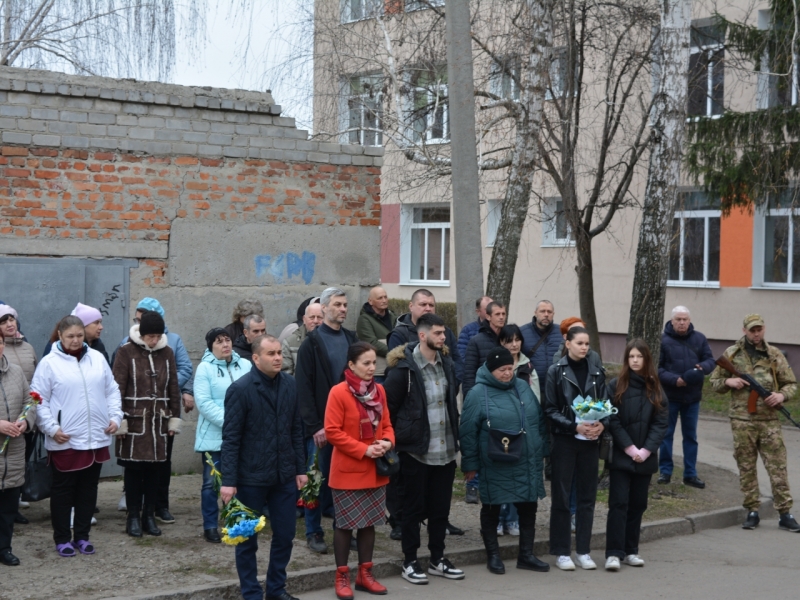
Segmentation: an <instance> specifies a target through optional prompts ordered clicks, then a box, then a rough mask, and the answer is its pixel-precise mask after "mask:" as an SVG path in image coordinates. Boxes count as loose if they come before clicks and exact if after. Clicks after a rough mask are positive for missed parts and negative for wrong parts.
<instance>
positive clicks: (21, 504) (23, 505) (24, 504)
mask: <svg viewBox="0 0 800 600" xmlns="http://www.w3.org/2000/svg"><path fill="white" fill-rule="evenodd" d="M30 506H31V504H30V502H25V501H24V500H23V499H22V497H20V499H19V507H20V508H30Z"/></svg>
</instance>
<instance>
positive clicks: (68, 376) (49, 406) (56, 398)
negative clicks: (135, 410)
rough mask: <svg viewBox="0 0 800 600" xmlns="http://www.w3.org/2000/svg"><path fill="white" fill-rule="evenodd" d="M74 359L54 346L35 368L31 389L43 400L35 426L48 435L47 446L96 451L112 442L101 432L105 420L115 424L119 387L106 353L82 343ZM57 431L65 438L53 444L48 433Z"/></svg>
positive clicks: (119, 405) (119, 407) (118, 414)
mask: <svg viewBox="0 0 800 600" xmlns="http://www.w3.org/2000/svg"><path fill="white" fill-rule="evenodd" d="M83 347H84V350H85V353H84V355H83V356H82V357H81V359H80V361H78V360H77V359H76V358H75V357H73V356H70V355H69V354H66V353H64V351H63V350H62V349H61V344H60V343H57V344H53V349H52V350H51V351H50V354H48V355H47V356H45V357H44V358H43V359H42V362H40V363H39V365H38V366H37V367H36V372H35V373H34V375H33V381H32V382H31V390H35V391H37V392H39V394H41V396H42V404H41V405H40V406H39V408H38V410H37V412H36V425H37V426H38V427H39V429H41V430H42V431H44V432H45V433H46V434H47V438H46V439H45V448H47V450H67V449H70V448H72V449H73V450H95V449H97V448H103V447H104V446H109V445H110V444H111V436H110V435H108V434H107V433H105V429H106V428H108V425H109V423H110V422H112V421H113V422H114V423H116V425H117V426H119V424H120V422H121V421H122V403H121V400H120V393H119V386H117V382H116V381H114V375H113V374H112V373H111V368H110V367H109V366H108V363H107V362H106V359H105V357H104V356H103V355H102V354H100V353H99V352H98V351H96V350H92V349H91V348H89V347H88V346H87V345H86V344H84V345H83ZM59 427H60V428H61V430H62V431H63V432H64V433H66V434H67V435H69V436H70V439H69V440H67V441H66V442H65V443H63V444H57V443H56V442H55V440H53V436H54V435H55V434H56V432H58V429H59Z"/></svg>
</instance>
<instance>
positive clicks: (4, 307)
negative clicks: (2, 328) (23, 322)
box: [0, 304, 19, 320]
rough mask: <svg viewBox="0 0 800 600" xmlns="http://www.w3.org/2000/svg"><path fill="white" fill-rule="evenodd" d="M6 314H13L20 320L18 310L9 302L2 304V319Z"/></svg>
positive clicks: (0, 305) (0, 312) (0, 306)
mask: <svg viewBox="0 0 800 600" xmlns="http://www.w3.org/2000/svg"><path fill="white" fill-rule="evenodd" d="M6 315H11V316H12V317H14V318H15V319H17V320H19V316H17V311H15V310H14V309H13V308H11V307H10V306H9V305H8V304H0V319H2V318H3V317H5V316H6Z"/></svg>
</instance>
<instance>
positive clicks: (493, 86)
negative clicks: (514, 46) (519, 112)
mask: <svg viewBox="0 0 800 600" xmlns="http://www.w3.org/2000/svg"><path fill="white" fill-rule="evenodd" d="M503 60H504V61H505V62H507V63H511V64H510V66H507V68H505V69H504V68H503V67H504V65H501V64H499V63H498V62H497V61H494V60H493V61H492V66H491V72H490V73H489V91H490V92H491V93H492V94H494V95H495V96H497V97H498V98H507V99H510V100H519V97H520V89H519V85H518V83H517V82H518V81H519V78H520V59H519V57H518V56H509V57H506V58H504V59H503ZM509 71H511V73H509ZM512 74H513V76H512ZM515 78H516V79H515ZM506 87H507V88H508V93H505V92H504V88H506Z"/></svg>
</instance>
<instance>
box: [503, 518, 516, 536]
mask: <svg viewBox="0 0 800 600" xmlns="http://www.w3.org/2000/svg"><path fill="white" fill-rule="evenodd" d="M506 527H508V535H519V522H517V521H509V522H508V523H506Z"/></svg>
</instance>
